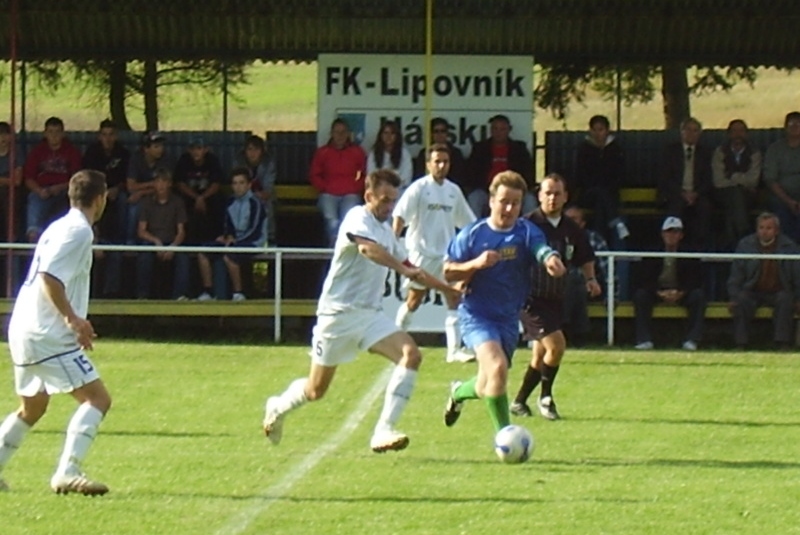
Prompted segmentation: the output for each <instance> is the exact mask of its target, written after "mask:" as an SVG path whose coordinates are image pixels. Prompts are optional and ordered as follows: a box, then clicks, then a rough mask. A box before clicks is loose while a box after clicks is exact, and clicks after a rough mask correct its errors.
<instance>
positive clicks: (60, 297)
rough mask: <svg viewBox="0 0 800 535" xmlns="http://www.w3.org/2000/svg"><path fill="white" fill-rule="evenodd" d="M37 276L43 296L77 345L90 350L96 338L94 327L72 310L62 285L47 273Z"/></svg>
mask: <svg viewBox="0 0 800 535" xmlns="http://www.w3.org/2000/svg"><path fill="white" fill-rule="evenodd" d="M39 276H40V277H41V278H42V286H43V287H44V293H45V295H46V296H47V298H48V299H49V300H50V301H51V302H52V303H53V306H55V307H56V310H58V313H59V314H61V316H62V317H63V318H64V323H66V324H67V326H68V327H69V328H70V329H72V330H73V331H74V332H75V336H76V337H77V339H78V344H79V345H80V346H81V347H82V348H83V349H92V340H94V339H95V338H97V334H96V333H95V332H94V327H92V324H91V323H90V322H89V320H87V319H85V318H81V317H80V316H78V315H77V314H76V313H75V311H74V310H73V309H72V305H71V304H70V303H69V299H67V292H66V291H65V289H64V284H63V283H62V282H61V281H60V280H58V279H57V278H55V277H53V276H52V275H50V274H49V273H39Z"/></svg>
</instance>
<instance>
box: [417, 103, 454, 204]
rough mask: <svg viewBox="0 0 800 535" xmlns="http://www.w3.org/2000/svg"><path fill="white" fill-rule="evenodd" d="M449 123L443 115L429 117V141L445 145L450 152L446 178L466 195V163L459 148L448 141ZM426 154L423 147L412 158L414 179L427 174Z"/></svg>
mask: <svg viewBox="0 0 800 535" xmlns="http://www.w3.org/2000/svg"><path fill="white" fill-rule="evenodd" d="M449 134H450V123H448V122H447V119H445V118H444V117H434V118H433V119H431V142H430V145H447V150H448V151H449V152H450V173H449V175H448V176H447V179H448V180H450V181H451V182H453V183H454V184H455V185H457V186H458V187H459V188H461V191H462V193H464V195H466V193H467V192H466V191H465V189H464V188H465V186H466V183H467V178H466V171H467V169H466V164H465V162H464V154H463V153H462V152H461V150H460V149H459V148H458V147H456V146H455V145H453V144H452V143H450V139H449ZM427 166H428V154H427V151H426V149H425V147H423V148H421V149H420V150H419V154H418V155H417V157H416V158H414V177H413V178H414V180H416V179H417V178H420V177H422V176H425V175H426V174H428V167H427Z"/></svg>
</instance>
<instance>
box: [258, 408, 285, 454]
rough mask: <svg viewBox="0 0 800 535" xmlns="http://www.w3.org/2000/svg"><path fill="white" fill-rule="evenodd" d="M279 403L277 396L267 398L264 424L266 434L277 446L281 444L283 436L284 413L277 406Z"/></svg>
mask: <svg viewBox="0 0 800 535" xmlns="http://www.w3.org/2000/svg"><path fill="white" fill-rule="evenodd" d="M277 403H278V398H276V397H271V398H269V399H268V400H267V406H266V408H265V415H264V425H263V427H264V435H265V436H266V437H267V438H268V439H269V441H270V442H272V443H273V444H274V445H276V446H277V445H278V444H280V442H281V437H282V436H283V415H282V414H280V413H279V412H278V409H277V407H276V406H275V405H276V404H277Z"/></svg>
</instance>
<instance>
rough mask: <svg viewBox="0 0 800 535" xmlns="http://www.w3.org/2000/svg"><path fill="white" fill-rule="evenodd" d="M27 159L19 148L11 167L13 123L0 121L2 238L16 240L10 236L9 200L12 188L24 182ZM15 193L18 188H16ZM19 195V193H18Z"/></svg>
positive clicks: (16, 150) (0, 223) (0, 231)
mask: <svg viewBox="0 0 800 535" xmlns="http://www.w3.org/2000/svg"><path fill="white" fill-rule="evenodd" d="M23 165H25V159H24V158H23V156H22V153H21V152H20V150H19V149H18V148H16V147H15V150H14V168H13V169H12V168H11V125H10V124H8V123H7V122H5V121H1V122H0V226H2V230H0V240H2V241H11V242H13V241H16V237H15V236H10V237H9V236H8V232H7V230H8V224H7V223H8V212H7V210H8V202H9V195H10V191H9V190H10V189H11V188H12V187H14V188H18V187H19V186H20V184H22V166H23ZM14 191H15V193H17V192H18V190H16V189H15V190H14ZM17 195H19V193H17Z"/></svg>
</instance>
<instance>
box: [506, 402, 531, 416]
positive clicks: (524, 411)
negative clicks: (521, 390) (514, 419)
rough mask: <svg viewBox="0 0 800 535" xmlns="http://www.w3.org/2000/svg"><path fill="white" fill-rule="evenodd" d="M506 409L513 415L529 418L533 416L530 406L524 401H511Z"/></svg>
mask: <svg viewBox="0 0 800 535" xmlns="http://www.w3.org/2000/svg"><path fill="white" fill-rule="evenodd" d="M508 411H509V412H510V413H511V414H513V415H514V416H523V417H525V418H530V417H531V416H533V411H531V408H530V407H528V405H526V404H525V403H520V402H519V401H515V402H514V403H512V404H511V406H510V407H509V408H508Z"/></svg>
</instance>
